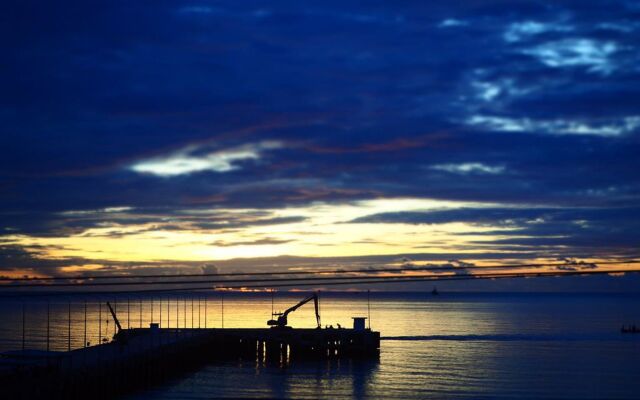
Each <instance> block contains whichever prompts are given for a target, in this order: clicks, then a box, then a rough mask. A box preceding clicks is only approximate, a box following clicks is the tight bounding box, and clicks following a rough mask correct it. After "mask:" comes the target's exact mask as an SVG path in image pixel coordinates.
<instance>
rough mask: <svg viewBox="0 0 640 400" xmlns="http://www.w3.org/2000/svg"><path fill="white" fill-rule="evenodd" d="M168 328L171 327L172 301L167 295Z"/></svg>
mask: <svg viewBox="0 0 640 400" xmlns="http://www.w3.org/2000/svg"><path fill="white" fill-rule="evenodd" d="M167 328H171V301H170V298H169V296H167Z"/></svg>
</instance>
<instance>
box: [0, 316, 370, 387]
mask: <svg viewBox="0 0 640 400" xmlns="http://www.w3.org/2000/svg"><path fill="white" fill-rule="evenodd" d="M379 348H380V333H379V332H373V331H371V330H369V329H342V328H341V329H320V328H318V329H294V328H288V327H287V328H265V329H260V328H257V329H251V328H246V329H245V328H237V329H215V328H212V329H159V328H157V327H150V328H136V329H123V330H121V331H120V332H119V333H118V334H117V335H116V336H115V337H114V340H113V341H111V342H109V343H105V344H101V345H97V346H92V347H87V348H82V349H77V350H72V351H69V352H46V351H30V350H25V351H14V352H6V353H3V354H2V355H0V387H2V391H3V393H6V394H7V397H5V398H11V399H37V398H47V399H51V398H64V399H71V398H87V397H89V396H91V397H92V398H99V399H103V398H113V397H114V396H117V395H118V394H123V393H127V392H128V391H131V390H134V389H135V388H137V387H148V386H150V385H153V384H154V383H159V382H162V381H163V380H165V379H167V378H168V377H171V376H175V375H176V374H180V373H181V372H185V371H188V370H195V369H197V368H198V367H200V366H201V365H203V364H206V363H208V362H212V361H215V360H223V359H247V360H255V362H257V363H264V364H274V365H286V364H287V363H289V362H291V361H293V360H296V359H326V358H359V357H365V358H369V357H378V355H379ZM3 397H4V396H3Z"/></svg>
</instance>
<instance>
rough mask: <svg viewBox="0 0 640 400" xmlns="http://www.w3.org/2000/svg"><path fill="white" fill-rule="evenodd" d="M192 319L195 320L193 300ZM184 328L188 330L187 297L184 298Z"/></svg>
mask: <svg viewBox="0 0 640 400" xmlns="http://www.w3.org/2000/svg"><path fill="white" fill-rule="evenodd" d="M191 318H192V320H193V300H191ZM191 325H193V324H191ZM184 328H185V329H187V297H186V295H185V297H184ZM192 328H193V326H192Z"/></svg>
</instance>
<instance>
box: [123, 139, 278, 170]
mask: <svg viewBox="0 0 640 400" xmlns="http://www.w3.org/2000/svg"><path fill="white" fill-rule="evenodd" d="M280 146H281V145H280V143H279V142H260V143H253V144H248V145H244V146H239V147H234V148H230V149H225V150H220V151H215V152H212V153H208V154H196V153H197V151H198V150H200V149H199V148H198V147H194V146H190V147H188V148H186V149H183V150H180V151H178V152H176V153H174V154H171V155H169V156H166V157H158V158H152V159H149V160H144V161H140V162H138V163H136V164H134V165H132V166H131V167H130V169H131V170H132V171H135V172H138V173H141V174H151V175H156V176H165V177H171V176H178V175H186V174H191V173H194V172H202V171H214V172H229V171H233V170H235V169H238V168H239V167H238V165H237V164H236V163H237V162H238V161H245V160H258V159H259V158H260V156H261V153H262V152H263V151H264V150H269V149H276V148H279V147H280Z"/></svg>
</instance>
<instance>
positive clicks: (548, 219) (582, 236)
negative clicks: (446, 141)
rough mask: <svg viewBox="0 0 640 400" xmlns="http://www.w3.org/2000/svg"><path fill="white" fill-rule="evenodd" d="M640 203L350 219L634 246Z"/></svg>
mask: <svg viewBox="0 0 640 400" xmlns="http://www.w3.org/2000/svg"><path fill="white" fill-rule="evenodd" d="M638 221H640V209H638V208H571V209H567V208H525V209H522V208H461V209H453V210H439V211H431V212H396V213H382V214H373V215H369V216H365V217H361V218H358V219H356V220H353V221H349V222H350V223H402V224H446V223H455V222H462V223H468V224H471V225H476V226H486V227H494V228H498V227H500V228H509V229H508V230H492V231H486V232H480V233H476V232H469V233H462V235H466V234H471V235H478V236H483V235H487V236H489V235H490V236H512V237H510V238H501V239H492V240H491V241H490V242H486V241H478V242H476V243H477V244H483V243H487V244H491V245H493V246H496V248H502V249H510V250H513V249H516V248H517V247H513V246H512V245H516V246H520V247H519V249H520V250H526V249H527V248H530V249H532V250H534V249H542V248H543V247H544V246H558V247H567V246H568V247H569V248H572V249H578V248H580V249H589V248H596V249H597V248H607V249H618V250H619V249H620V248H622V249H624V248H629V249H634V248H637V244H638V243H640V234H639V232H640V223H639V222H638Z"/></svg>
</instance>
